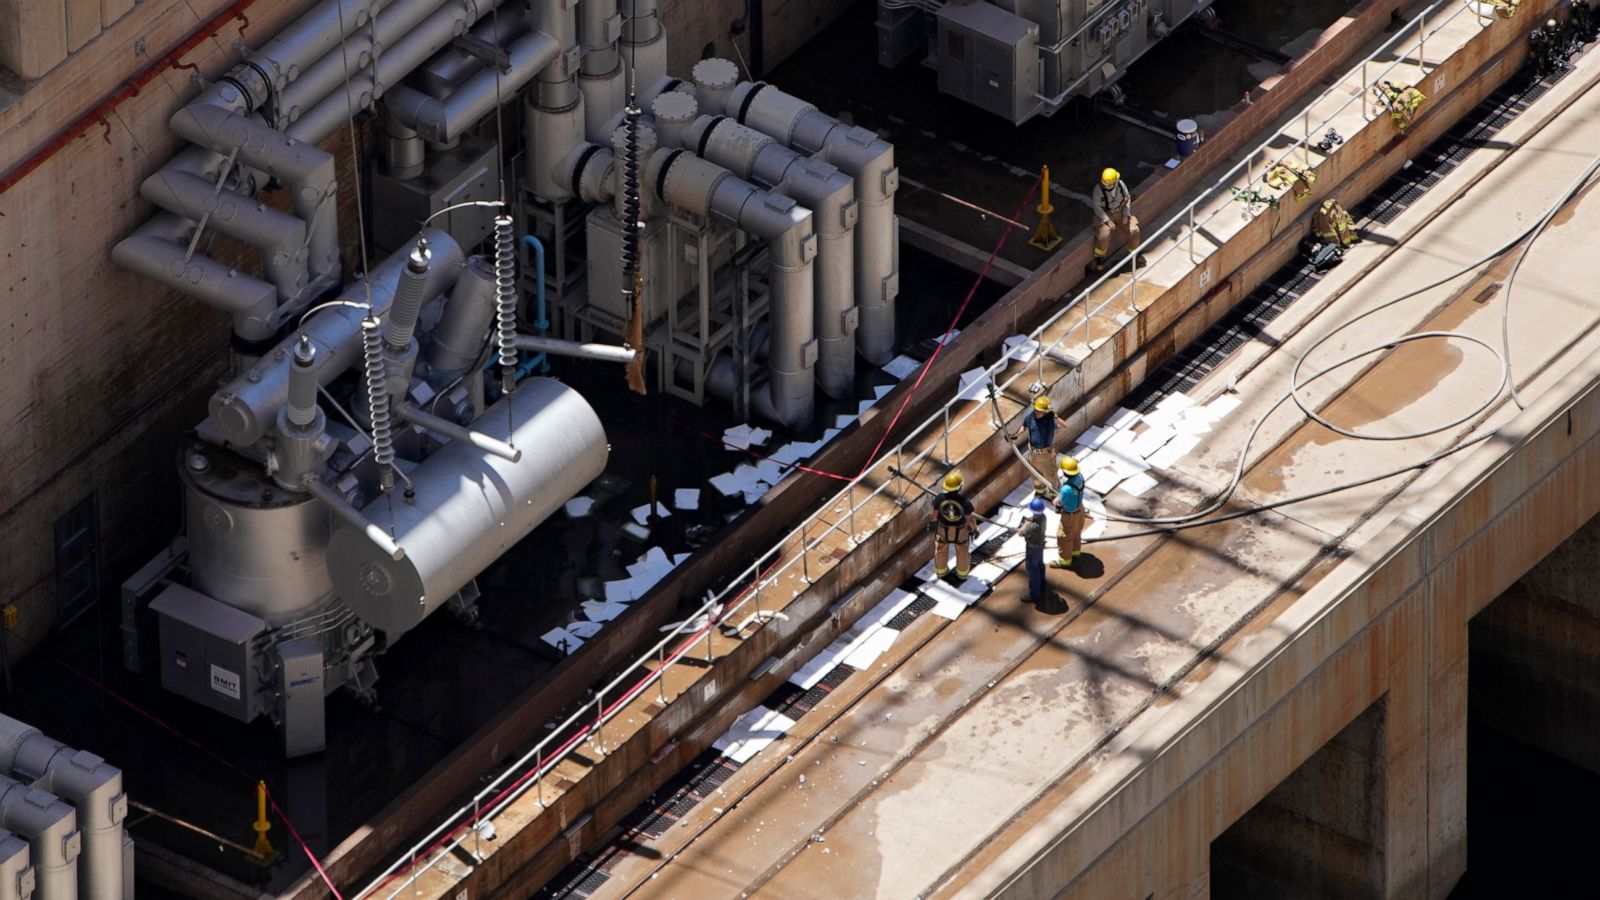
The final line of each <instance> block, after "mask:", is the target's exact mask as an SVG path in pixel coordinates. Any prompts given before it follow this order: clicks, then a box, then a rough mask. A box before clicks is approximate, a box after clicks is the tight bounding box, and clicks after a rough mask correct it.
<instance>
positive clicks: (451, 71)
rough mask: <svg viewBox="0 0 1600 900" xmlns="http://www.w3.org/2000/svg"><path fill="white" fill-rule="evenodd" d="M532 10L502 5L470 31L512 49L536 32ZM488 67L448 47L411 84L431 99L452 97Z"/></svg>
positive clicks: (477, 36) (415, 76)
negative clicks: (527, 35) (481, 70)
mask: <svg viewBox="0 0 1600 900" xmlns="http://www.w3.org/2000/svg"><path fill="white" fill-rule="evenodd" d="M532 21H533V16H532V10H530V9H528V8H527V7H526V6H513V7H512V8H509V9H508V8H505V6H504V4H502V6H501V8H500V9H499V10H496V11H495V12H494V13H493V14H491V15H488V16H484V17H483V18H481V19H479V20H478V23H477V24H476V25H473V26H472V30H471V31H470V32H469V33H470V34H471V35H472V36H473V37H475V38H477V39H478V40H480V41H484V42H486V43H490V44H493V45H495V46H496V47H509V46H511V42H512V41H515V40H516V39H517V38H519V37H521V36H522V35H524V34H527V33H528V32H529V31H531V30H533V29H532V27H531V24H530V23H531V22H532ZM483 66H484V62H483V60H481V59H479V58H478V57H476V56H473V55H472V54H471V53H468V52H467V51H465V50H463V49H460V48H458V47H454V46H451V47H446V48H445V49H443V50H440V51H439V52H438V53H435V54H434V55H433V58H431V59H429V60H428V61H427V62H426V63H423V64H422V66H421V67H419V68H418V69H417V70H416V71H415V72H413V73H411V77H410V78H408V79H407V81H408V82H409V83H410V84H412V85H413V86H415V87H417V88H418V89H420V90H421V91H422V92H423V93H424V94H427V95H428V96H430V97H438V98H439V99H441V100H444V99H447V98H449V96H450V95H451V94H452V93H454V92H455V90H456V88H459V87H460V86H461V85H462V84H464V83H466V80H467V79H468V78H471V77H472V76H473V75H474V74H476V73H477V72H478V71H479V70H480V69H482V68H483Z"/></svg>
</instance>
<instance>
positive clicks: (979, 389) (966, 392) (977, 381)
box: [956, 368, 993, 400]
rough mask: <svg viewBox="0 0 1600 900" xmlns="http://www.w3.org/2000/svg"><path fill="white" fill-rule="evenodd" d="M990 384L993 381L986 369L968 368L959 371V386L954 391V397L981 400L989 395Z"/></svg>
mask: <svg viewBox="0 0 1600 900" xmlns="http://www.w3.org/2000/svg"><path fill="white" fill-rule="evenodd" d="M990 384H993V381H992V380H991V379H990V378H989V371H988V370H987V369H982V368H978V369H968V370H967V371H965V372H962V373H961V387H960V388H959V389H958V390H957V391H956V399H957V400H983V399H985V398H987V397H988V396H989V385H990Z"/></svg>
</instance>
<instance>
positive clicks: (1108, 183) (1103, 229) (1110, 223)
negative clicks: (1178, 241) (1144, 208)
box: [1093, 169, 1139, 272]
mask: <svg viewBox="0 0 1600 900" xmlns="http://www.w3.org/2000/svg"><path fill="white" fill-rule="evenodd" d="M1093 195H1094V220H1095V228H1094V270H1095V271H1096V272H1104V271H1105V268H1106V255H1107V254H1108V253H1110V252H1111V232H1112V230H1113V229H1114V228H1123V229H1126V230H1127V232H1128V252H1129V253H1135V252H1137V251H1138V249H1139V220H1138V219H1136V218H1134V215H1133V194H1132V193H1130V192H1129V191H1128V186H1127V185H1126V184H1123V183H1122V174H1121V173H1120V172H1118V171H1117V170H1116V169H1106V170H1105V171H1104V172H1101V173H1100V183H1099V184H1097V185H1095V187H1094V190H1093ZM1138 264H1139V261H1138V260H1137V259H1135V260H1134V265H1135V266H1137V265H1138Z"/></svg>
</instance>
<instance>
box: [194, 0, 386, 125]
mask: <svg viewBox="0 0 1600 900" xmlns="http://www.w3.org/2000/svg"><path fill="white" fill-rule="evenodd" d="M399 6H400V4H398V3H391V2H389V0H323V2H321V3H318V4H317V5H316V6H313V7H311V8H310V9H308V10H306V11H305V12H304V13H302V14H301V16H300V18H298V19H295V20H294V21H293V22H291V23H289V24H288V25H286V26H284V27H283V28H281V29H279V30H278V31H277V33H275V34H274V35H273V36H272V37H271V38H269V39H268V40H267V42H266V43H265V44H263V45H261V48H260V49H258V50H254V51H251V52H250V53H247V54H245V58H244V62H242V63H240V64H239V65H237V66H234V68H233V70H232V71H230V72H229V73H228V78H229V80H230V81H232V82H234V83H236V84H240V85H243V86H244V87H245V88H246V89H247V90H248V91H249V93H250V97H248V98H238V97H234V96H230V94H236V93H237V91H231V90H230V88H229V85H228V82H224V81H221V80H220V79H219V80H218V81H217V82H213V83H212V84H211V85H209V86H208V87H207V88H206V89H205V90H204V91H203V92H201V94H200V96H199V97H198V98H196V99H195V101H194V102H195V103H203V104H206V105H210V106H221V107H224V108H227V109H228V110H229V111H231V112H249V111H251V110H253V109H256V108H257V107H259V106H261V105H262V104H263V103H266V102H267V100H268V98H269V96H270V95H271V94H272V93H279V94H281V93H282V92H283V91H285V90H287V89H288V88H289V87H290V86H291V85H292V84H293V82H295V81H296V80H298V79H300V78H302V77H304V75H305V73H306V72H307V70H308V68H309V67H311V66H312V65H313V64H314V63H316V62H317V61H318V60H320V59H322V58H324V57H325V56H327V55H328V54H329V53H331V52H335V51H336V50H337V48H338V47H339V44H340V42H341V41H343V40H344V39H345V38H347V37H349V36H350V35H352V34H355V33H357V32H359V31H361V30H363V29H366V28H367V27H368V26H369V25H371V24H372V17H373V16H377V19H378V21H379V22H382V21H383V20H384V19H385V18H388V16H389V14H390V12H391V9H395V8H398V7H399ZM380 10H382V12H381V13H380ZM263 73H264V74H266V76H267V77H268V78H269V79H270V82H269V83H268V82H263V81H262V79H261V76H262V74H263ZM241 104H243V105H241Z"/></svg>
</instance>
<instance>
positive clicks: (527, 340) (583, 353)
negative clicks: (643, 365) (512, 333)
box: [516, 334, 638, 363]
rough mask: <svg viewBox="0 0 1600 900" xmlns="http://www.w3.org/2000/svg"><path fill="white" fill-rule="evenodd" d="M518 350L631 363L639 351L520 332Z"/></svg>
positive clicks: (517, 340)
mask: <svg viewBox="0 0 1600 900" xmlns="http://www.w3.org/2000/svg"><path fill="white" fill-rule="evenodd" d="M516 342H517V349H518V350H531V351H533V352H535V353H549V354H553V355H555V356H575V357H578V358H579V359H593V360H599V361H600V362H614V363H631V362H633V360H634V357H635V356H637V355H638V351H637V350H635V349H633V348H632V347H618V346H615V345H613V344H585V343H581V342H579V341H563V340H561V339H559V338H552V337H535V336H534V335H531V334H519V335H517V337H516Z"/></svg>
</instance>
